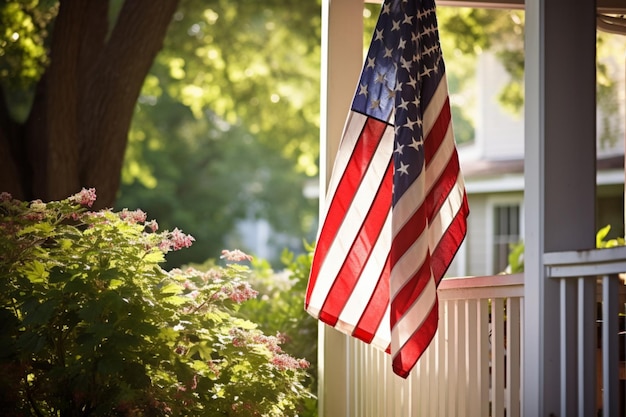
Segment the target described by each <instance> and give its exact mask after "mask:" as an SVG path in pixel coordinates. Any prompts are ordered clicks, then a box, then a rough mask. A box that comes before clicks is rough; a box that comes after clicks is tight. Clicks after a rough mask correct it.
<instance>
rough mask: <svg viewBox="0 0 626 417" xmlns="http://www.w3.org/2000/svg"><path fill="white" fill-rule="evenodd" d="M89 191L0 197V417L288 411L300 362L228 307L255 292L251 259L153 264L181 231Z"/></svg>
mask: <svg viewBox="0 0 626 417" xmlns="http://www.w3.org/2000/svg"><path fill="white" fill-rule="evenodd" d="M94 199H95V192H94V190H93V189H92V190H83V191H82V192H81V193H79V194H76V195H74V196H71V197H69V198H68V199H65V200H62V201H53V202H49V203H43V202H41V201H33V202H30V203H28V202H21V201H18V200H15V199H13V198H11V196H10V195H8V194H7V193H2V194H0V345H1V346H2V350H0V410H1V411H3V415H6V416H61V417H66V416H170V415H172V416H207V415H211V416H214V415H223V416H283V415H295V414H296V413H297V412H298V407H299V406H300V404H301V403H302V400H303V399H305V398H309V397H311V394H310V393H309V392H308V391H307V390H306V389H305V388H304V385H303V384H304V381H305V380H306V368H307V367H308V362H306V361H305V360H303V359H296V358H293V357H292V356H289V355H287V354H286V353H285V352H283V350H282V348H281V347H280V345H281V343H282V340H281V338H280V337H279V336H268V335H265V334H264V333H263V332H261V331H260V330H258V329H257V326H256V324H255V323H253V322H251V321H250V320H245V319H243V318H240V317H237V315H236V310H237V309H238V308H239V305H240V304H241V303H243V302H245V301H246V300H248V299H250V298H253V297H255V295H256V291H254V290H253V289H252V288H251V287H250V286H249V284H248V283H247V281H246V278H247V277H248V275H249V273H250V271H249V268H248V267H247V266H245V265H243V264H242V263H241V262H242V261H247V260H249V257H248V256H247V255H245V254H243V253H241V252H239V251H233V252H229V251H225V252H224V253H223V258H224V259H225V260H226V261H227V262H226V265H225V266H223V267H217V266H216V267H214V268H212V269H210V270H208V271H206V272H201V271H198V270H196V269H193V268H189V269H185V270H179V269H174V270H171V271H165V270H164V269H162V268H161V267H160V266H159V264H160V263H162V262H163V261H164V257H165V254H167V253H168V252H170V251H173V250H178V249H182V248H185V247H188V246H189V245H191V244H192V241H193V238H192V237H191V236H189V235H186V234H184V233H182V232H181V231H180V230H178V229H174V230H173V231H163V232H158V225H157V223H156V222H155V221H147V220H146V215H145V213H143V212H142V211H140V210H135V211H129V210H122V211H120V212H113V211H110V210H103V211H98V212H91V211H89V210H87V208H86V207H90V206H91V204H92V203H93V201H94Z"/></svg>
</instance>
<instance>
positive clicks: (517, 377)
mask: <svg viewBox="0 0 626 417" xmlns="http://www.w3.org/2000/svg"><path fill="white" fill-rule="evenodd" d="M506 337H507V355H506V370H507V373H506V386H507V391H508V394H509V395H508V402H507V413H506V415H507V417H519V416H520V383H521V372H520V371H521V356H520V299H519V298H507V300H506Z"/></svg>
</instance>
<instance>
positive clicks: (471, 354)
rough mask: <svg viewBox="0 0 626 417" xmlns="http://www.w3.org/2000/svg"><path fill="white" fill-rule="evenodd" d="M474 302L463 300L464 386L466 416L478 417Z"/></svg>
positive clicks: (477, 329) (477, 366)
mask: <svg viewBox="0 0 626 417" xmlns="http://www.w3.org/2000/svg"><path fill="white" fill-rule="evenodd" d="M476 306H477V302H476V300H465V326H464V327H465V332H466V339H465V340H466V345H467V349H466V350H465V361H466V363H467V372H466V374H465V386H466V387H467V414H468V415H469V416H480V391H479V384H478V381H479V380H480V372H479V362H478V351H479V348H480V344H479V338H480V330H479V327H478V310H477V308H476Z"/></svg>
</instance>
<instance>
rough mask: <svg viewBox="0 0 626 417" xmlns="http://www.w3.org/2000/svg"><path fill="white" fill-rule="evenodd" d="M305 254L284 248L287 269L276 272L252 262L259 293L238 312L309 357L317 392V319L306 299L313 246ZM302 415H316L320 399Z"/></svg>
mask: <svg viewBox="0 0 626 417" xmlns="http://www.w3.org/2000/svg"><path fill="white" fill-rule="evenodd" d="M305 247H306V253H305V254H300V255H295V254H294V253H293V252H291V251H289V250H284V251H283V253H282V256H281V260H282V263H283V265H284V266H285V269H284V270H283V271H282V272H278V273H277V272H274V271H273V270H272V269H271V267H270V265H269V264H268V263H267V262H266V261H254V262H253V274H252V276H251V277H250V282H251V284H252V285H253V286H254V288H255V289H257V290H258V291H259V296H258V297H257V298H255V299H252V300H249V301H248V302H246V303H245V304H243V305H242V306H241V308H240V309H239V314H240V316H241V317H242V318H245V319H247V320H254V321H255V322H256V323H258V325H259V329H261V330H262V331H263V332H265V333H267V334H280V335H281V337H282V338H283V340H284V349H285V350H287V351H289V352H291V353H292V354H294V355H296V356H298V357H303V358H309V360H310V363H311V369H312V375H311V378H310V379H309V380H308V384H307V385H306V387H307V388H308V389H309V390H310V391H311V392H313V393H315V392H316V391H317V375H316V373H315V370H316V369H317V327H318V322H317V320H315V319H314V318H313V317H311V316H310V315H309V314H308V313H306V311H305V310H304V305H303V303H304V298H305V294H306V287H307V282H308V277H309V271H310V270H311V261H312V253H313V252H312V247H311V246H309V245H305ZM306 406H307V408H306V410H304V411H303V412H302V413H301V414H300V415H301V416H303V417H306V416H316V415H317V402H316V401H315V399H314V398H311V399H310V400H309V401H307V402H306Z"/></svg>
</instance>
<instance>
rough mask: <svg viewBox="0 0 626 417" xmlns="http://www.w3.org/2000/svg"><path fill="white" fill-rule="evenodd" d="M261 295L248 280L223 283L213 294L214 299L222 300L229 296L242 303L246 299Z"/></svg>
mask: <svg viewBox="0 0 626 417" xmlns="http://www.w3.org/2000/svg"><path fill="white" fill-rule="evenodd" d="M257 295H259V293H258V291H256V290H255V289H253V288H252V287H251V286H250V284H249V283H247V282H238V283H235V285H230V284H226V285H223V286H222V287H221V288H220V289H219V291H217V292H216V293H215V294H213V296H212V298H213V299H214V300H222V299H224V298H229V299H230V300H232V301H234V302H235V303H237V304H241V303H243V302H244V301H247V300H250V299H251V298H256V296H257Z"/></svg>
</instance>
